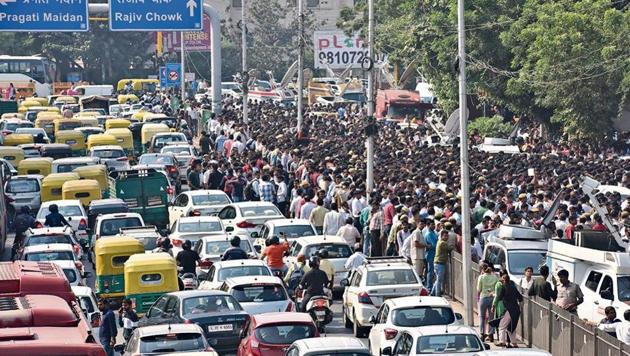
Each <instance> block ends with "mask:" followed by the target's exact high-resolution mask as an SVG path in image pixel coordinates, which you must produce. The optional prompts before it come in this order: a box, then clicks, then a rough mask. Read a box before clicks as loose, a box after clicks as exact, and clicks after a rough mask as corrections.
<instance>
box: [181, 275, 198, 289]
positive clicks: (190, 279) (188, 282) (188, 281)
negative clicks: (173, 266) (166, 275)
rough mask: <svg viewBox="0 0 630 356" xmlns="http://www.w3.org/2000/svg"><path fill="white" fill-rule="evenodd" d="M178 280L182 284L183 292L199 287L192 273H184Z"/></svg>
mask: <svg viewBox="0 0 630 356" xmlns="http://www.w3.org/2000/svg"><path fill="white" fill-rule="evenodd" d="M179 278H181V280H182V282H183V283H184V290H193V289H197V287H198V286H199V281H198V280H197V276H195V275H194V274H193V273H190V272H189V273H184V274H182V275H181V276H180V277H179Z"/></svg>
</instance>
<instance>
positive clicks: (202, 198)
mask: <svg viewBox="0 0 630 356" xmlns="http://www.w3.org/2000/svg"><path fill="white" fill-rule="evenodd" d="M192 201H193V205H218V204H229V203H230V201H229V200H228V199H227V197H226V196H225V195H220V194H215V195H193V197H192Z"/></svg>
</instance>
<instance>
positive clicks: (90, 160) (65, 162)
mask: <svg viewBox="0 0 630 356" xmlns="http://www.w3.org/2000/svg"><path fill="white" fill-rule="evenodd" d="M98 162H99V159H98V158H95V157H70V158H59V159H56V160H54V161H53V163H52V170H51V172H52V173H69V172H72V171H74V169H75V168H78V167H85V166H91V165H94V164H98Z"/></svg>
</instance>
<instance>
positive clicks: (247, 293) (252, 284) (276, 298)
mask: <svg viewBox="0 0 630 356" xmlns="http://www.w3.org/2000/svg"><path fill="white" fill-rule="evenodd" d="M221 290H222V291H224V292H227V293H230V294H231V295H232V296H233V297H234V298H235V299H236V300H238V302H239V303H240V304H241V307H243V310H245V311H246V312H247V313H249V314H252V315H253V314H262V313H273V312H290V311H294V310H295V305H294V304H293V301H291V298H289V294H288V293H287V290H286V289H285V288H284V282H282V280H281V279H280V278H278V277H276V276H245V277H234V278H228V279H226V280H225V281H224V282H223V285H222V286H221Z"/></svg>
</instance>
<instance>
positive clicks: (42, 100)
mask: <svg viewBox="0 0 630 356" xmlns="http://www.w3.org/2000/svg"><path fill="white" fill-rule="evenodd" d="M28 100H35V101H37V102H38V103H39V106H49V104H48V98H39V97H30V98H28Z"/></svg>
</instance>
